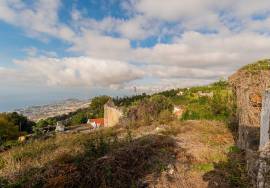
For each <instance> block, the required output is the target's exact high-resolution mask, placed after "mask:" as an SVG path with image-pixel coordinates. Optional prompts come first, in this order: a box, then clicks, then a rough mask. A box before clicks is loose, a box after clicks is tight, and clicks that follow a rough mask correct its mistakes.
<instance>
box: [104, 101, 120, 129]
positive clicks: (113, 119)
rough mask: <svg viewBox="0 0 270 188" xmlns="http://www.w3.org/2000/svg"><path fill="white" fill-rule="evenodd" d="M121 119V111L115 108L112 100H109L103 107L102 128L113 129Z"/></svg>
mask: <svg viewBox="0 0 270 188" xmlns="http://www.w3.org/2000/svg"><path fill="white" fill-rule="evenodd" d="M121 117H123V111H122V109H120V108H119V107H117V106H115V104H114V103H113V101H112V100H109V101H108V102H107V103H106V104H105V105H104V126H105V127H113V126H115V125H116V124H118V122H119V121H120V119H121Z"/></svg>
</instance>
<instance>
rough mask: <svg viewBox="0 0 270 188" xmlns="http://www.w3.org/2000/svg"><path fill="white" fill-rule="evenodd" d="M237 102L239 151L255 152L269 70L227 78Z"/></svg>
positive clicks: (243, 71) (268, 84)
mask: <svg viewBox="0 0 270 188" xmlns="http://www.w3.org/2000/svg"><path fill="white" fill-rule="evenodd" d="M229 82H230V84H231V85H232V87H233V90H234V92H235V95H236V100H237V109H238V115H239V116H238V117H239V128H238V141H237V144H238V146H239V147H240V148H241V149H245V150H254V151H257V150H258V147H259V140H260V139H259V137H260V120H261V118H260V114H261V108H262V96H263V93H264V91H265V90H266V89H267V88H269V86H270V70H259V71H255V72H254V71H250V70H245V69H242V70H239V71H238V72H237V73H235V74H234V75H232V76H231V77H230V78H229Z"/></svg>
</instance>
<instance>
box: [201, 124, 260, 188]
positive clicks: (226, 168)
mask: <svg viewBox="0 0 270 188" xmlns="http://www.w3.org/2000/svg"><path fill="white" fill-rule="evenodd" d="M246 134H247V136H246V137H247V138H248V139H247V140H246V144H247V147H248V148H249V151H250V152H249V153H250V154H249V157H248V158H249V160H250V161H254V159H255V160H256V155H254V154H255V153H256V151H257V150H258V147H259V128H257V127H247V128H246ZM234 135H236V134H234ZM234 140H235V141H237V138H234ZM252 151H253V152H252ZM246 159H247V156H246V154H245V151H243V150H240V149H239V148H238V147H237V146H233V147H231V148H230V151H229V153H228V160H227V161H226V162H220V163H215V164H214V170H212V171H210V172H208V173H206V174H205V175H204V176H203V179H204V180H205V181H208V182H209V186H208V187H209V188H215V187H219V188H220V187H221V188H223V187H224V188H225V187H226V188H227V187H228V188H231V187H243V188H248V187H252V185H251V183H252V182H251V179H250V178H249V176H248V173H247V161H246ZM250 165H252V163H250ZM253 165H256V164H255V163H253ZM251 169H254V170H256V168H253V167H251ZM249 173H251V174H252V173H254V174H255V175H256V174H257V173H256V172H251V171H250V172H249Z"/></svg>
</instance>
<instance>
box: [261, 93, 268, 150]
mask: <svg viewBox="0 0 270 188" xmlns="http://www.w3.org/2000/svg"><path fill="white" fill-rule="evenodd" d="M263 98H264V99H263V105H262V112H261V128H260V149H261V148H264V146H265V145H266V144H267V143H268V142H269V131H270V90H266V91H265V94H264V97H263Z"/></svg>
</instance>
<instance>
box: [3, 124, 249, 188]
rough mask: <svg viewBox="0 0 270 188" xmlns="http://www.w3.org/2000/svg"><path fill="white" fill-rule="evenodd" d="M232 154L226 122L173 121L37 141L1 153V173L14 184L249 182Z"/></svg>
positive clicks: (225, 184) (235, 152)
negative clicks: (164, 123)
mask: <svg viewBox="0 0 270 188" xmlns="http://www.w3.org/2000/svg"><path fill="white" fill-rule="evenodd" d="M232 156H241V152H240V151H239V150H238V149H237V148H236V147H235V146H234V141H233V136H232V134H231V133H230V131H229V129H228V128H227V127H226V126H225V125H224V124H223V123H220V122H210V121H186V122H182V123H181V122H179V121H173V122H170V123H169V124H167V125H158V124H156V125H151V126H142V127H139V128H132V129H126V128H122V127H114V128H104V129H100V130H95V131H93V132H91V133H89V134H58V135H56V136H53V137H51V138H49V139H46V140H36V141H32V142H30V143H28V144H26V145H23V146H17V147H14V148H12V149H11V150H9V151H8V152H4V153H1V154H0V157H1V163H0V166H1V171H0V177H1V184H2V186H7V185H9V186H11V187H12V186H13V187H15V186H16V187H78V186H80V187H153V186H155V187H230V186H244V184H243V182H245V181H246V180H245V179H244V177H242V176H241V175H242V174H241V173H242V171H243V169H244V168H243V166H241V164H242V163H241V157H238V158H237V157H235V158H231V157H232ZM231 167H233V168H234V169H232V168H231ZM235 167H236V168H235Z"/></svg>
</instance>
